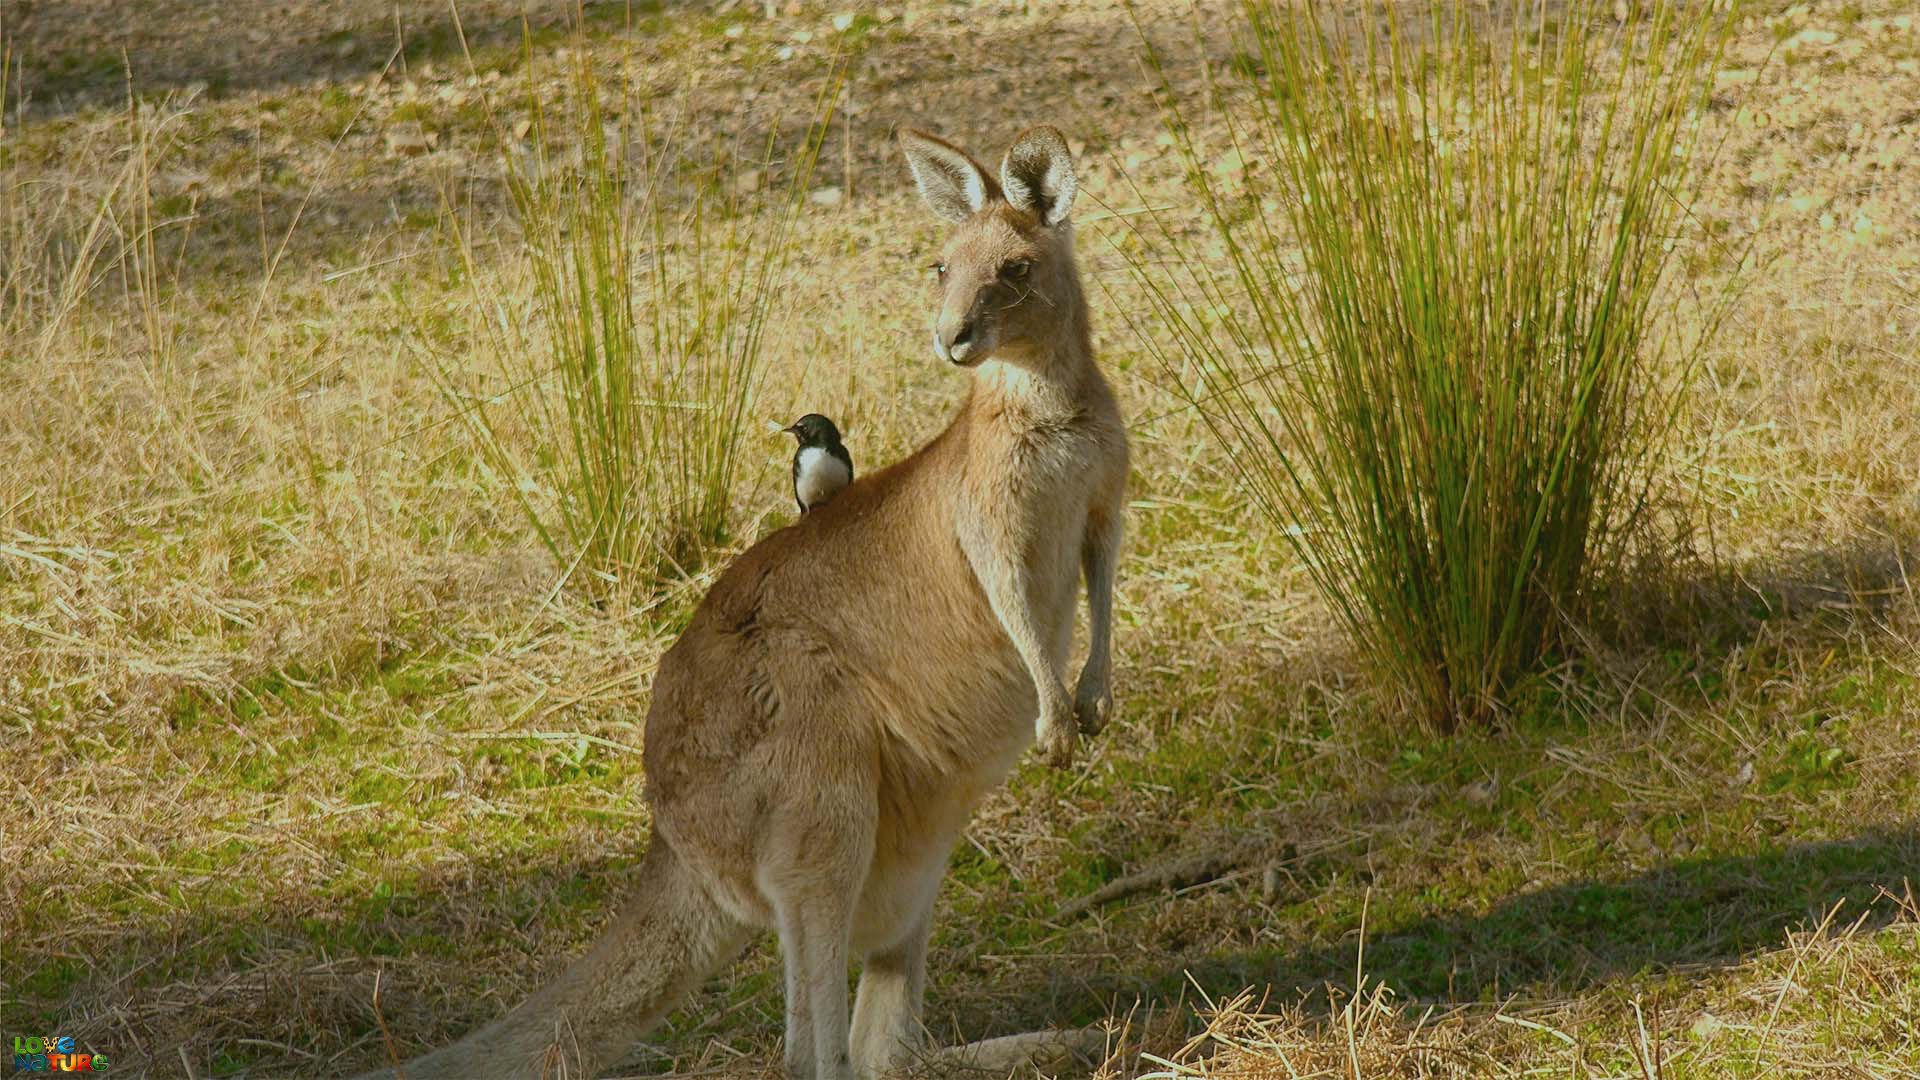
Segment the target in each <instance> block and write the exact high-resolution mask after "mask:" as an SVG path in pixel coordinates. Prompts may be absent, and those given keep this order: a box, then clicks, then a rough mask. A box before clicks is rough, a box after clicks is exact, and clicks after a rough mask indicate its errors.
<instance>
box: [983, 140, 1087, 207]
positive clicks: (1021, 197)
mask: <svg viewBox="0 0 1920 1080" xmlns="http://www.w3.org/2000/svg"><path fill="white" fill-rule="evenodd" d="M1000 186H1001V187H1003V188H1005V189H1006V192H1007V202H1009V203H1011V204H1013V206H1015V207H1016V208H1018V209H1021V210H1026V211H1029V212H1031V213H1032V214H1033V215H1034V216H1035V217H1038V218H1039V219H1040V220H1041V221H1044V222H1046V223H1047V224H1049V225H1058V224H1060V223H1061V222H1063V221H1065V220H1067V211H1068V210H1070V209H1072V208H1073V193H1074V190H1075V188H1076V187H1077V186H1078V185H1077V184H1076V183H1075V182H1074V179H1073V155H1072V154H1070V153H1068V152H1067V140H1066V139H1065V138H1064V137H1063V136H1062V135H1061V134H1060V132H1059V130H1058V129H1057V128H1052V127H1044V126H1043V127H1036V128H1028V129H1027V130H1025V131H1023V132H1021V133H1020V137H1019V138H1018V139H1015V140H1014V141H1013V148H1012V149H1010V150H1008V151H1007V159H1006V160H1005V161H1003V162H1001V163H1000Z"/></svg>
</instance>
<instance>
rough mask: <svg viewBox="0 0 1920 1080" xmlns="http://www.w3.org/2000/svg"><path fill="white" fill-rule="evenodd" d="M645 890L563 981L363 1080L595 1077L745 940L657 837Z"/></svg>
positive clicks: (645, 869)
mask: <svg viewBox="0 0 1920 1080" xmlns="http://www.w3.org/2000/svg"><path fill="white" fill-rule="evenodd" d="M641 867H642V874H641V881H640V885H639V887H638V894H637V895H636V896H634V897H633V898H632V899H630V900H628V901H627V903H626V906H625V907H624V908H623V909H622V910H621V911H620V914H619V916H618V917H617V918H615V919H614V922H613V925H612V926H610V927H608V928H607V931H606V933H604V934H602V935H601V936H600V939H599V940H598V941H596V942H594V944H593V948H591V949H590V950H588V952H587V955H585V956H583V957H581V958H580V959H579V960H577V961H575V962H574V963H573V965H572V966H571V967H569V968H567V970H566V971H564V972H562V973H561V975H560V977H559V978H558V979H556V980H554V981H553V982H552V983H550V984H549V985H547V986H545V987H543V988H541V989H540V990H539V991H538V992H536V993H535V994H534V995H533V996H531V997H529V998H527V999H526V1000H525V1001H523V1002H521V1003H520V1004H519V1005H518V1006H515V1007H514V1009H513V1010H512V1011H511V1012H509V1013H507V1014H506V1015H505V1016H502V1017H501V1018H500V1019H498V1020H495V1021H494V1022H493V1023H491V1024H488V1025H487V1026H485V1027H483V1028H481V1029H480V1030H478V1031H475V1032H472V1033H471V1034H469V1035H468V1036H467V1037H466V1038H464V1039H461V1040H460V1041H459V1042H457V1043H454V1044H453V1045H452V1046H448V1047H445V1048H443V1049H440V1050H436V1051H434V1052H433V1053H431V1054H427V1055H426V1056H424V1057H419V1058H415V1059H414V1060H412V1061H410V1062H407V1063H405V1064H403V1065H400V1066H398V1067H396V1068H388V1069H378V1070H375V1071H374V1072H371V1073H367V1074H365V1075H363V1076H361V1077H359V1078H358V1080H523V1078H526V1080H591V1078H592V1077H593V1076H595V1075H597V1073H598V1072H599V1070H601V1069H603V1068H605V1067H606V1066H607V1065H609V1064H611V1063H613V1062H614V1061H616V1060H618V1059H619V1057H620V1056H621V1055H622V1054H625V1053H626V1052H627V1051H628V1050H630V1049H632V1047H633V1044H634V1043H635V1042H637V1041H639V1039H640V1037H641V1036H643V1035H645V1034H646V1032H647V1031H648V1029H650V1028H652V1027H653V1026H655V1025H656V1024H658V1023H660V1021H662V1020H664V1019H666V1017H667V1014H668V1013H669V1012H671V1011H672V1010H673V1008H674V1006H676V1005H678V1004H679V1003H680V1000H681V999H682V998H684V997H686V996H687V995H688V994H689V993H691V992H692V991H693V990H694V988H695V987H697V986H699V985H700V983H701V981H702V980H704V979H705V978H706V977H707V976H708V975H710V974H712V973H713V971H714V969H716V968H718V967H719V966H720V965H721V964H723V963H725V962H726V961H727V960H729V959H731V958H732V957H733V955H734V954H735V953H737V952H738V951H739V949H740V948H741V947H742V946H743V945H744V944H745V943H746V941H747V939H748V937H749V928H748V927H747V926H746V925H745V924H743V923H741V922H739V921H738V920H736V919H734V918H733V917H732V916H730V915H728V914H727V913H726V912H725V911H724V910H722V909H721V908H720V906H719V905H718V904H716V903H714V902H713V900H712V899H711V898H709V896H708V895H707V891H706V889H705V887H704V886H703V885H702V884H701V882H700V879H699V877H698V876H697V875H695V874H694V873H693V871H692V870H690V869H689V868H688V867H687V865H686V864H685V863H684V862H682V861H681V859H680V857H679V856H677V855H675V854H674V853H673V851H672V850H671V849H670V848H668V847H667V845H666V843H665V842H664V840H663V839H662V838H661V837H660V836H658V835H655V837H654V839H653V845H652V847H651V848H650V849H649V850H648V851H647V854H646V857H645V859H644V860H643V862H642V864H641Z"/></svg>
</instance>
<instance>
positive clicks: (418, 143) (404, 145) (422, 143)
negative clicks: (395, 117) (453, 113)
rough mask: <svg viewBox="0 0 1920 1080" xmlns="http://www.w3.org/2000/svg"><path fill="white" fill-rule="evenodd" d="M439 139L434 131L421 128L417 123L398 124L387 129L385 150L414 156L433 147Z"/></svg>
mask: <svg viewBox="0 0 1920 1080" xmlns="http://www.w3.org/2000/svg"><path fill="white" fill-rule="evenodd" d="M438 141H439V137H438V135H437V134H436V133H435V132H431V131H425V130H423V129H422V128H421V127H420V125H419V124H400V125H397V126H395V127H392V128H389V129H388V130H387V152H388V153H391V154H402V155H405V156H407V157H414V156H417V155H419V154H424V153H426V152H428V151H429V150H432V149H433V144H434V143H436V142H438Z"/></svg>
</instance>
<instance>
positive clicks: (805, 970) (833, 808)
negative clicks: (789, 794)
mask: <svg viewBox="0 0 1920 1080" xmlns="http://www.w3.org/2000/svg"><path fill="white" fill-rule="evenodd" d="M835 804H837V805H835ZM788 809H789V810H790V811H791V812H789V813H786V814H780V815H779V818H780V824H779V825H778V826H776V828H775V835H774V836H771V837H769V838H768V839H769V841H770V843H769V844H768V845H767V851H768V852H769V854H770V856H771V858H769V859H768V860H767V861H766V862H763V864H762V868H761V875H760V878H761V880H760V885H761V888H762V890H763V891H764V892H765V894H766V896H767V899H768V900H769V901H770V902H771V904H772V906H773V910H774V917H775V921H776V924H777V926H778V927H779V931H780V950H781V953H782V955H783V956H784V958H785V960H786V967H787V979H786V984H787V1046H786V1054H785V1059H786V1066H787V1071H788V1072H789V1073H790V1074H791V1075H792V1076H794V1077H795V1078H796V1080H853V1061H852V1053H851V1049H850V1047H849V1043H848V1037H847V961H848V954H849V942H850V939H851V935H852V931H853V913H854V907H855V905H856V903H857V900H858V896H859V891H860V885H861V882H862V881H863V879H864V878H865V877H866V874H867V869H868V866H869V864H870V863H871V861H872V858H873V832H874V826H873V812H872V810H871V809H865V810H864V811H863V810H862V809H859V808H857V800H834V799H831V798H819V797H817V796H816V797H815V798H811V799H807V800H805V805H804V806H800V807H792V806H790V807H789V808H788Z"/></svg>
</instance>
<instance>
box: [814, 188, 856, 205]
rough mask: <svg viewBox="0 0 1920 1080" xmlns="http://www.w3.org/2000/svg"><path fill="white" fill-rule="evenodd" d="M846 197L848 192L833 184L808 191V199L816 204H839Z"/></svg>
mask: <svg viewBox="0 0 1920 1080" xmlns="http://www.w3.org/2000/svg"><path fill="white" fill-rule="evenodd" d="M846 197H847V194H846V192H844V191H841V190H840V189H839V188H837V187H834V186H832V185H828V186H827V187H820V188H814V189H813V190H812V191H809V192H807V201H808V202H810V203H812V204H813V205H815V206H839V205H840V204H841V203H842V202H844V201H845V200H846Z"/></svg>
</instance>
